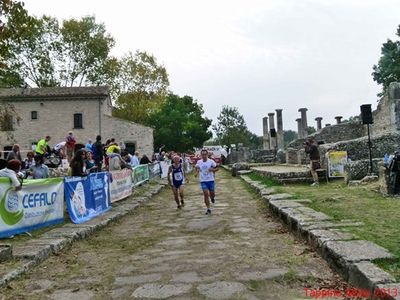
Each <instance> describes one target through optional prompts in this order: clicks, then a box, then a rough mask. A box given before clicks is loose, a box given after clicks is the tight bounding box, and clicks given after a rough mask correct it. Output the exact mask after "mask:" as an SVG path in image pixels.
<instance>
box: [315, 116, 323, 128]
mask: <svg viewBox="0 0 400 300" xmlns="http://www.w3.org/2000/svg"><path fill="white" fill-rule="evenodd" d="M315 121H317V131H319V130H321V129H322V118H321V117H318V118H315Z"/></svg>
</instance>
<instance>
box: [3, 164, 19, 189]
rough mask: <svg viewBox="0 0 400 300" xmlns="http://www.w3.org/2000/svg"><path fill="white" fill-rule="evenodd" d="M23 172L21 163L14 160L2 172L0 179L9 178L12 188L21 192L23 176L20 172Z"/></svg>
mask: <svg viewBox="0 0 400 300" xmlns="http://www.w3.org/2000/svg"><path fill="white" fill-rule="evenodd" d="M20 170H21V162H20V161H19V160H17V159H12V160H10V161H8V162H7V167H5V168H4V169H2V170H0V177H8V178H9V179H10V181H11V186H12V187H13V188H14V189H15V190H16V191H19V190H20V189H21V188H22V182H21V180H20V179H21V178H22V177H21V176H20V174H19V171H20Z"/></svg>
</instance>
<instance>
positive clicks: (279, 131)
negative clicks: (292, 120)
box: [275, 108, 283, 149]
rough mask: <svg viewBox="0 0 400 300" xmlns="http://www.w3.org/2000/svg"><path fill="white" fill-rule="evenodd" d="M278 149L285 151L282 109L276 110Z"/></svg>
mask: <svg viewBox="0 0 400 300" xmlns="http://www.w3.org/2000/svg"><path fill="white" fill-rule="evenodd" d="M275 111H276V144H277V145H276V147H277V148H278V149H283V118H282V109H280V108H279V109H276V110H275Z"/></svg>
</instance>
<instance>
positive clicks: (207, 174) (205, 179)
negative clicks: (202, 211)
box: [195, 149, 218, 215]
mask: <svg viewBox="0 0 400 300" xmlns="http://www.w3.org/2000/svg"><path fill="white" fill-rule="evenodd" d="M217 171H218V166H217V164H216V162H215V161H213V160H212V159H209V158H208V151H207V150H205V149H203V150H201V160H199V161H197V164H196V174H195V176H196V177H197V176H198V175H199V173H200V186H201V189H202V190H203V195H204V203H205V204H206V206H207V211H206V215H210V214H211V208H210V198H211V202H212V203H215V178H214V173H215V172H217Z"/></svg>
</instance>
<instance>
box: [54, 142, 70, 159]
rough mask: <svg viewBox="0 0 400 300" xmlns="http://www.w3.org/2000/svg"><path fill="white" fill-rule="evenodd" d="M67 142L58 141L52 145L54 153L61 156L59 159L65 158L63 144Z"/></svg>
mask: <svg viewBox="0 0 400 300" xmlns="http://www.w3.org/2000/svg"><path fill="white" fill-rule="evenodd" d="M66 144H67V142H59V143H58V144H56V145H55V146H54V153H55V154H56V155H58V156H59V157H61V159H63V158H65V154H66V153H65V145H66Z"/></svg>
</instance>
